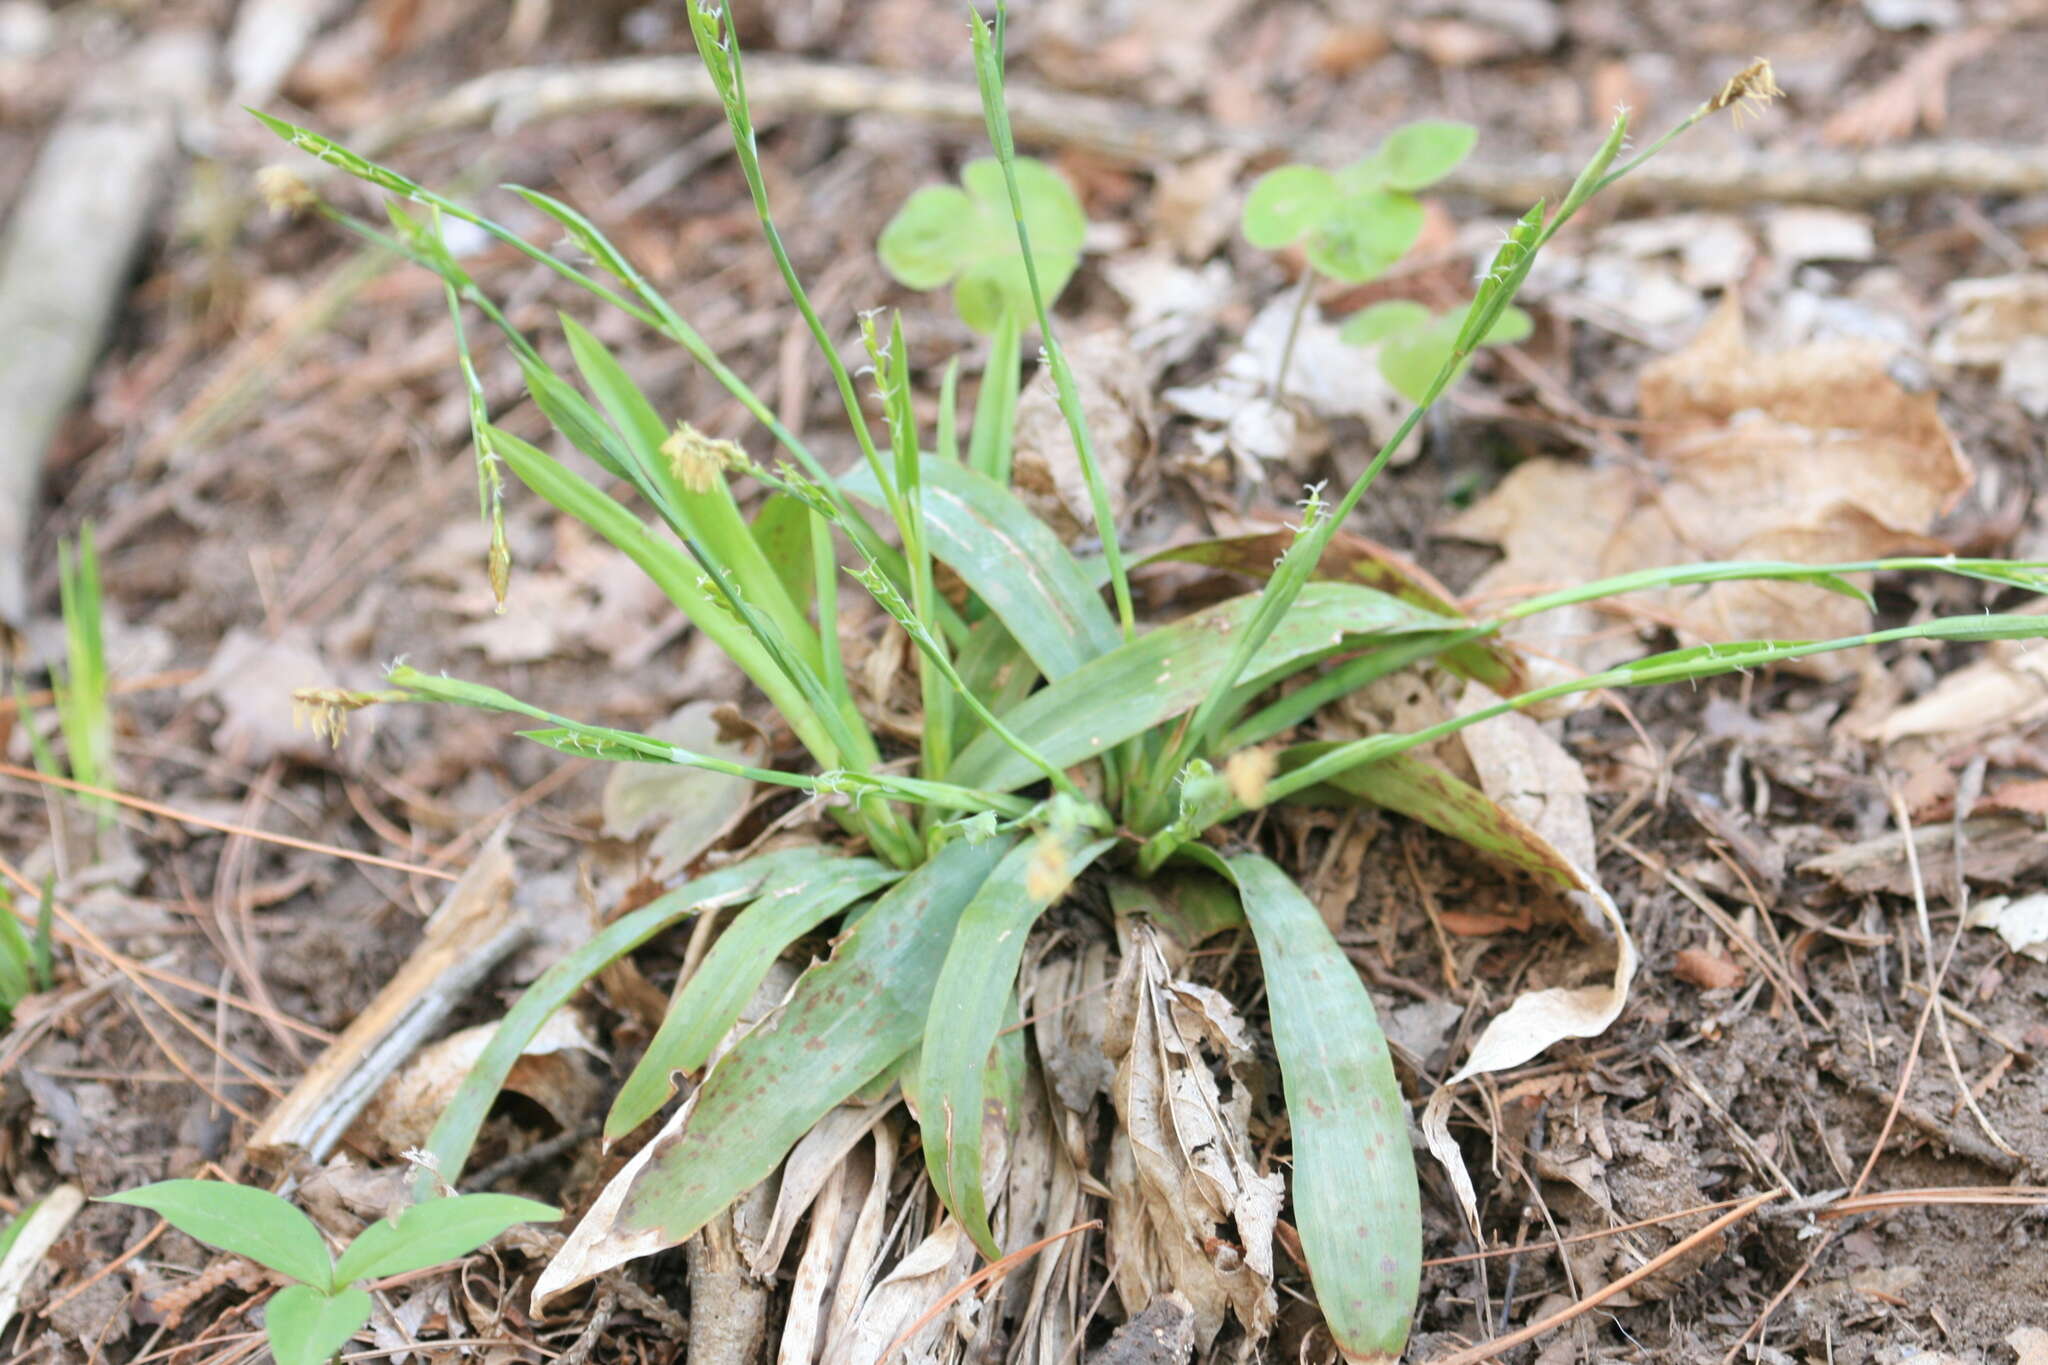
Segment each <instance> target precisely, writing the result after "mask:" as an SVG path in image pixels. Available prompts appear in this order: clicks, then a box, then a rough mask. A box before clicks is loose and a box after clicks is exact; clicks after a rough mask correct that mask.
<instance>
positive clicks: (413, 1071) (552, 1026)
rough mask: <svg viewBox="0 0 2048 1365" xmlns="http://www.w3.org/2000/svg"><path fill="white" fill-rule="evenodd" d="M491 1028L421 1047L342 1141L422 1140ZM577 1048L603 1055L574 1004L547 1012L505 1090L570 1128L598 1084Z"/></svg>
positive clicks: (391, 1147) (358, 1144)
mask: <svg viewBox="0 0 2048 1365" xmlns="http://www.w3.org/2000/svg"><path fill="white" fill-rule="evenodd" d="M497 1031H498V1026H497V1025H496V1024H479V1025H477V1026H476V1027H475V1028H467V1029H463V1030H462V1031H461V1032H460V1033H451V1034H450V1035H448V1036H447V1037H446V1038H443V1039H442V1040H441V1041H440V1042H438V1043H434V1044H432V1045H431V1046H428V1047H424V1048H422V1049H420V1051H419V1053H418V1054H417V1055H416V1056H414V1058H413V1059H412V1061H411V1062H410V1063H409V1064H408V1065H407V1066H406V1067H405V1068H404V1069H403V1070H401V1071H399V1072H398V1073H397V1074H396V1075H394V1076H392V1077H391V1079H390V1080H388V1081H386V1082H384V1084H383V1086H382V1087H381V1088H380V1089H379V1090H378V1091H377V1093H376V1095H375V1096H373V1097H372V1098H371V1100H370V1103H369V1105H368V1106H367V1107H365V1108H364V1110H363V1112H362V1115H361V1117H359V1118H357V1120H356V1121H355V1124H354V1125H353V1126H352V1127H351V1128H350V1129H349V1131H348V1136H347V1138H346V1141H347V1142H348V1144H349V1145H350V1146H351V1147H353V1148H354V1149H355V1150H357V1151H360V1152H364V1153H367V1154H369V1155H371V1156H373V1157H377V1158H379V1159H385V1158H392V1157H396V1156H397V1155H398V1154H399V1153H401V1152H404V1151H406V1150H408V1149H409V1148H415V1147H424V1146H426V1142H427V1134H428V1133H429V1132H431V1131H432V1130H433V1127H434V1123H435V1120H437V1119H439V1118H440V1117H441V1111H442V1110H444V1109H446V1108H447V1107H448V1101H449V1100H450V1099H451V1098H452V1097H453V1096H454V1094H455V1090H456V1087H457V1086H459V1085H461V1084H462V1080H463V1077H465V1076H467V1075H468V1074H469V1071H470V1068H471V1067H472V1066H473V1065H475V1063H476V1059H477V1058H478V1057H479V1056H481V1055H482V1054H483V1050H484V1048H485V1047H486V1046H488V1045H489V1043H490V1041H491V1038H492V1036H493V1035H494V1034H496V1033H497ZM575 1052H584V1053H588V1054H589V1055H591V1056H593V1057H596V1056H601V1055H602V1053H601V1052H600V1050H599V1048H598V1045H597V1043H596V1041H595V1040H594V1039H592V1038H591V1036H590V1033H589V1031H588V1030H587V1029H586V1028H585V1027H584V1025H583V1021H582V1020H581V1019H579V1018H577V1017H576V1015H575V1014H574V1013H573V1012H572V1011H569V1010H561V1011H558V1012H556V1013H555V1014H552V1015H550V1016H549V1017H548V1021H547V1022H546V1023H545V1024H543V1025H541V1028H540V1032H539V1033H537V1034H535V1035H534V1038H533V1041H532V1042H531V1043H529V1044H527V1046H526V1051H525V1053H524V1054H523V1055H521V1057H520V1058H519V1060H518V1061H517V1062H516V1063H514V1064H513V1067H512V1072H511V1074H510V1075H509V1076H507V1077H506V1078H505V1089H507V1090H511V1091H516V1092H517V1093H519V1094H521V1095H524V1096H526V1097H527V1098H528V1099H530V1100H532V1101H533V1102H534V1103H536V1104H538V1105H539V1106H540V1107H541V1108H543V1109H545V1110H547V1112H548V1116H549V1117H550V1118H552V1119H554V1121H555V1122H556V1123H558V1124H560V1125H561V1126H562V1127H564V1128H569V1127H573V1126H574V1125H575V1124H576V1123H577V1122H578V1121H579V1120H581V1119H582V1118H583V1116H584V1115H585V1114H586V1113H588V1112H589V1111H590V1109H591V1107H592V1106H593V1105H594V1104H595V1102H596V1098H597V1095H598V1092H599V1089H600V1087H599V1084H598V1080H597V1078H596V1076H595V1075H593V1074H592V1072H591V1070H590V1069H589V1068H588V1067H586V1066H585V1065H584V1064H583V1063H582V1062H580V1061H578V1060H577V1059H576V1058H575V1057H573V1056H571V1055H570V1054H571V1053H575Z"/></svg>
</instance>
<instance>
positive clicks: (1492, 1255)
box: [1423, 1199, 1742, 1266]
mask: <svg viewBox="0 0 2048 1365" xmlns="http://www.w3.org/2000/svg"><path fill="white" fill-rule="evenodd" d="M1741 1202H1742V1200H1741V1199H1723V1200H1720V1201H1719V1202H1717V1203H1713V1204H1701V1205H1699V1206H1698V1207H1697V1208H1690V1209H1680V1210H1679V1211H1678V1212H1676V1213H1660V1214H1656V1215H1654V1216H1652V1217H1649V1218H1642V1219H1638V1220H1637V1221H1635V1222H1633V1223H1623V1224H1622V1225H1621V1226H1620V1227H1618V1228H1602V1229H1601V1230H1600V1231H1598V1232H1575V1233H1573V1234H1572V1235H1571V1236H1569V1237H1560V1238H1556V1239H1554V1240H1552V1241H1548V1242H1524V1243H1522V1245H1520V1246H1513V1247H1494V1248H1493V1249H1492V1250H1490V1251H1467V1252H1464V1253H1462V1254H1460V1255H1457V1256H1439V1257H1437V1258H1436V1259H1434V1260H1430V1261H1424V1262H1423V1265H1425V1266H1433V1265H1463V1264H1464V1263H1465V1262H1467V1261H1494V1260H1499V1259H1500V1258H1501V1257H1503V1256H1520V1255H1523V1254H1524V1253H1527V1252H1533V1251H1556V1250H1557V1249H1558V1248H1560V1247H1568V1246H1575V1245H1577V1244H1578V1243H1580V1242H1597V1241H1599V1240H1600V1239H1601V1238H1603V1237H1619V1236H1620V1235H1621V1234H1622V1233H1624V1232H1640V1231H1642V1230H1643V1229H1644V1228H1654V1227H1661V1226H1662V1225H1664V1224H1665V1223H1675V1222H1677V1221H1678V1220H1679V1219H1681V1218H1696V1217H1698V1216H1699V1215H1700V1214H1703V1213H1715V1212H1718V1211H1719V1210H1721V1209H1732V1208H1734V1207H1735V1206H1736V1205H1737V1204H1740V1203H1741Z"/></svg>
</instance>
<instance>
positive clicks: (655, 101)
mask: <svg viewBox="0 0 2048 1365" xmlns="http://www.w3.org/2000/svg"><path fill="white" fill-rule="evenodd" d="M1008 97H1009V101H1010V119H1011V123H1012V124H1013V126H1014V127H1015V129H1016V134H1017V138H1018V140H1019V141H1020V142H1024V143H1034V144H1038V145H1040V146H1059V147H1074V148H1078V149H1081V150H1083V151H1089V152H1094V153H1097V154H1099V155H1102V156H1106V157H1110V158H1113V159H1116V160H1120V161H1135V162H1144V163H1158V162H1174V161H1184V160H1187V159H1188V158H1190V157H1195V156H1200V155H1202V154H1204V153H1207V152H1214V151H1237V152H1243V153H1245V154H1247V155H1257V154H1260V153H1264V152H1278V153H1285V154H1286V155H1288V156H1290V157H1295V158H1302V159H1306V160H1310V161H1323V162H1334V161H1342V160H1346V159H1348V158H1350V157H1351V156H1352V155H1354V154H1355V153H1356V152H1357V150H1358V148H1357V145H1356V139H1354V138H1348V137H1339V136H1336V135H1334V134H1330V133H1326V132H1320V131H1316V130H1313V129H1311V130H1306V131H1303V130H1299V129H1294V128H1279V127H1262V126H1259V125H1256V124H1253V125H1244V126H1231V125H1225V124H1221V123H1216V122H1214V121H1212V120H1210V119H1206V118H1203V117H1200V116H1199V115H1194V114H1184V113H1181V112H1179V111H1178V110H1171V109H1159V108H1154V107H1151V106H1148V105H1142V104H1134V103H1131V102H1129V101H1125V100H1111V99H1102V98H1099V97H1095V96H1090V95H1077V94H1073V93H1071V92H1068V91H1064V90H1047V89H1044V88H1042V87H1034V86H1030V85H1023V84H1012V85H1010V86H1009V88H1008ZM747 99H748V102H749V104H750V105H751V106H752V109H753V113H754V117H755V119H756V120H757V121H761V120H766V119H769V118H775V117H781V116H787V115H791V114H890V115H894V116H896V117H898V118H906V119H915V120H917V121H919V122H922V123H932V124H937V125H939V126H941V127H947V128H956V129H960V130H962V131H972V132H979V130H980V129H981V128H982V126H983V124H982V113H981V97H980V94H979V93H978V92H977V91H976V89H975V87H974V86H973V84H971V83H969V82H965V81H945V80H932V79H928V78H924V77H920V76H917V75H915V74H912V73H908V72H902V71H884V70H880V69H878V68H875V67H865V66H848V65H839V64H834V63H826V62H810V61H801V60H794V59H790V58H777V57H772V56H765V55H764V56H758V57H750V58H748V59H747ZM717 103H718V96H717V92H716V91H714V90H713V89H712V87H711V81H710V78H709V77H708V76H706V75H705V73H704V69H703V67H702V65H700V64H699V63H698V61H697V60H696V59H695V58H692V57H636V58H629V59H626V60H622V61H614V62H595V63H587V64H583V65H568V66H551V67H514V68H511V69H509V70H505V71H494V72H491V73H490V74H489V75H485V76H479V77H477V78H476V79H474V80H471V81H467V82H465V83H463V84H462V85H458V86H456V87H455V88H454V89H453V90H450V91H449V92H448V93H447V94H445V95H443V96H441V97H440V98H439V99H437V100H434V101H433V102H431V103H429V104H426V105H424V106H422V107H419V108H416V109H411V110H408V111H406V112H404V113H401V114H397V115H394V116H393V117H391V118H390V119H387V120H384V121H382V122H379V123H375V124H372V125H369V126H368V127H366V128H364V129H362V130H361V131H359V132H358V133H357V134H356V136H355V138H354V144H353V145H354V146H355V148H356V150H358V151H360V152H362V153H363V154H365V155H367V156H372V157H375V156H381V155H383V154H385V153H386V152H388V151H390V150H391V149H392V148H393V147H396V146H397V145H398V144H400V143H402V142H404V141H407V140H408V139H410V138H415V137H419V136H422V135H424V134H428V133H439V132H449V131H452V130H455V129H461V128H471V127H476V126H478V125H488V126H490V127H493V128H496V129H499V130H501V131H502V130H505V129H509V128H512V127H516V126H518V125H520V124H523V123H531V122H534V121H536V120H539V119H549V118H564V117H567V116H569V115H572V114H587V113H595V112H599V111H602V110H608V109H695V108H704V107H715V106H716V105H717ZM1577 169H1578V163H1577V162H1575V161H1573V160H1571V159H1570V158H1568V157H1564V156H1558V155H1552V154H1548V153H1527V154H1523V153H1518V154H1516V155H1514V156H1512V157H1501V158H1498V159H1488V158H1481V157H1475V158H1473V159H1472V160H1470V161H1468V162H1466V163H1465V164H1464V165H1463V166H1460V167H1459V168H1458V169H1457V170H1455V171H1452V172H1451V173H1450V174H1449V175H1448V176H1446V177H1445V178H1444V179H1443V180H1441V181H1439V182H1438V185H1437V188H1438V189H1440V190H1441V191H1443V192H1444V193H1446V194H1460V195H1467V196H1470V197H1472V198H1474V199H1482V200H1485V201H1486V202H1488V203H1490V204H1496V205H1500V206H1503V207H1510V208H1516V209H1520V208H1524V207H1527V206H1528V205H1529V204H1530V203H1532V202H1533V201H1535V200H1536V199H1537V198H1539V197H1542V196H1546V195H1549V196H1555V195H1556V194H1557V192H1558V191H1559V190H1560V189H1562V188H1563V187H1564V186H1566V185H1568V184H1570V182H1571V179H1572V176H1573V174H1574V173H1575V172H1576V170H1577ZM1940 191H1951V192H1956V193H1964V194H2013V195H2020V194H2038V193H2041V192H2043V191H2048V146H2036V145H2020V144H2012V145H2006V144H1995V143H1975V142H1948V141H1943V142H1923V143H1915V144H1912V145H1909V146H1894V147H1879V148H1871V149H1868V150H1862V151H1849V150H1819V149H1815V148H1807V147H1798V148H1790V147H1782V146H1780V147H1756V146H1753V147H1748V148H1744V149H1739V150H1734V151H1726V152H1715V153H1714V154H1713V155H1711V156H1699V157H1687V156H1684V155H1678V154H1674V155H1670V156H1665V157H1660V158H1658V159H1657V160H1655V161H1653V162H1650V163H1649V164H1647V165H1645V166H1642V167H1641V168H1639V169H1637V170H1636V171H1634V172H1632V173H1631V174H1630V175H1629V177H1628V178H1627V179H1626V180H1623V181H1621V182H1619V183H1617V184H1616V185H1615V186H1613V187H1612V189H1611V190H1610V191H1609V193H1610V194H1613V195H1617V196H1619V197H1621V198H1624V199H1634V200H1642V199H1652V200H1658V201H1662V202H1667V203H1685V204H1748V203H1759V202H1766V201H1774V200H1793V201H1802V202H1809V203H1837V204H1858V203H1870V202H1872V201H1874V200H1879V199H1889V198H1892V197H1894V196H1898V195H1908V194H1929V193H1935V192H1940Z"/></svg>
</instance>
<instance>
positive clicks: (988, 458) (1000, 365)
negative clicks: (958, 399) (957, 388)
mask: <svg viewBox="0 0 2048 1365" xmlns="http://www.w3.org/2000/svg"><path fill="white" fill-rule="evenodd" d="M1022 333H1023V329H1022V324H1020V323H1019V321H1018V319H1017V314H1016V312H1015V311H1014V310H1011V309H1007V308H1006V309H1004V310H1003V315H1002V319H1001V321H999V322H998V323H997V324H996V330H995V334H994V335H993V336H991V337H990V338H989V339H988V363H987V364H986V365H984V366H982V369H981V392H979V393H978V394H976V395H975V397H974V429H973V430H972V431H970V432H969V433H968V434H967V463H968V464H969V465H970V466H971V467H972V468H973V469H974V470H975V472H976V473H978V474H980V475H982V477H984V478H986V479H988V480H989V482H991V483H994V484H998V485H1000V486H1002V487H1004V488H1007V487H1009V485H1010V461H1011V456H1012V455H1013V454H1014V452H1015V442H1016V435H1017V395H1018V390H1019V388H1020V387H1021V384H1022V380H1021V378H1020V372H1019V365H1020V363H1021V362H1020V357H1019V355H1018V352H1019V350H1020V349H1021V348H1022V344H1023V334H1022Z"/></svg>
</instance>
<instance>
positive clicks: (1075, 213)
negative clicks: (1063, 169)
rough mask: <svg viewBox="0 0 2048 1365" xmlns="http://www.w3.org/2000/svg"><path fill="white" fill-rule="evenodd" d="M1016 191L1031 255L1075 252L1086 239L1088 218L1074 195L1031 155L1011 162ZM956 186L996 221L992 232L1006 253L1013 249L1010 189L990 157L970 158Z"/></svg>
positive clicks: (1056, 174) (1062, 179) (997, 163)
mask: <svg viewBox="0 0 2048 1365" xmlns="http://www.w3.org/2000/svg"><path fill="white" fill-rule="evenodd" d="M1016 171H1017V193H1018V195H1019V197H1020V198H1022V199H1023V201H1024V227H1025V229H1026V231H1028V232H1029V233H1030V234H1031V250H1032V251H1033V252H1040V251H1054V252H1069V253H1072V252H1078V251H1080V249H1081V243H1082V242H1083V241H1084V240H1085V239H1086V238H1087V236H1088V216H1087V215H1086V214H1085V213H1083V212H1082V211H1081V201H1080V200H1079V199H1076V198H1075V197H1074V191H1073V189H1072V187H1070V186H1069V185H1068V184H1067V181H1066V177H1065V176H1063V175H1061V174H1060V173H1059V172H1058V171H1056V170H1054V169H1053V168H1052V167H1050V166H1048V165H1046V164H1045V163H1044V162H1043V161H1040V160H1038V159H1036V158H1035V157H1028V156H1020V157H1018V158H1017V165H1016ZM960 183H961V184H963V185H965V186H966V187H967V193H968V194H970V195H972V196H973V198H974V201H975V204H976V207H977V208H979V209H981V210H982V211H983V213H984V214H986V215H987V216H989V217H993V218H995V219H997V220H999V222H1000V227H999V228H998V231H997V232H996V233H995V234H994V236H995V238H996V240H998V241H1000V242H1001V243H1002V244H1003V245H1004V246H1005V247H1006V248H1007V249H1008V250H1010V251H1016V250H1017V238H1016V233H1015V230H1014V227H1013V220H1012V219H1011V216H1010V190H1009V186H1008V185H1007V184H1005V183H1004V180H1003V166H1002V162H1001V161H999V160H997V159H996V158H995V157H992V156H983V157H976V158H975V159H974V160H972V161H970V162H968V163H967V164H966V165H965V166H963V167H961V168H960Z"/></svg>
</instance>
